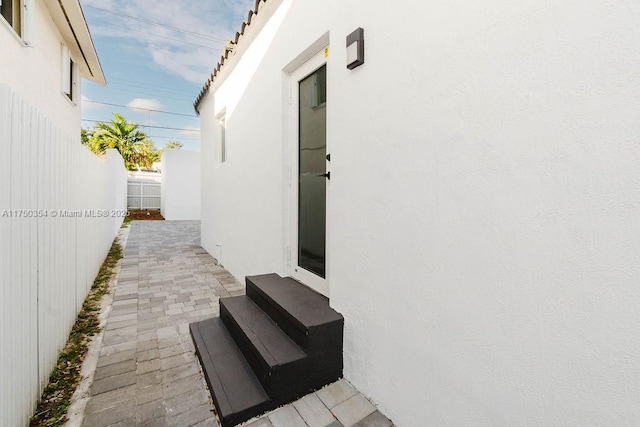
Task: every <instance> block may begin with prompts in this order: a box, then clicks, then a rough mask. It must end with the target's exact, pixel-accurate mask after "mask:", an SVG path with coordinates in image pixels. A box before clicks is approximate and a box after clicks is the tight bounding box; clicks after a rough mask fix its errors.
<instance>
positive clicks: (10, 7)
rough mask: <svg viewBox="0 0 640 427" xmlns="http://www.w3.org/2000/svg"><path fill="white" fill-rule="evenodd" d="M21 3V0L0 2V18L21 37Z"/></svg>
mask: <svg viewBox="0 0 640 427" xmlns="http://www.w3.org/2000/svg"><path fill="white" fill-rule="evenodd" d="M21 10H22V1H21V0H0V11H2V17H3V18H4V19H5V20H6V21H7V22H8V23H9V25H11V26H12V27H13V29H14V30H15V31H16V33H18V35H19V36H22V13H21Z"/></svg>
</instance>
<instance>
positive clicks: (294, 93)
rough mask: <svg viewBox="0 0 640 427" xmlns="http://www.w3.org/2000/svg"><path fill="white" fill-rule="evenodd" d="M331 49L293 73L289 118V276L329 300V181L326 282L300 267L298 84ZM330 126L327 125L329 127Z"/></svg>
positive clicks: (319, 64) (317, 54) (318, 65)
mask: <svg viewBox="0 0 640 427" xmlns="http://www.w3.org/2000/svg"><path fill="white" fill-rule="evenodd" d="M328 52H329V51H328V46H325V47H323V48H322V49H320V51H318V53H316V54H315V55H313V56H312V57H311V58H310V59H309V60H307V61H306V62H305V63H304V64H302V65H300V66H299V67H298V68H297V69H296V70H294V71H292V72H291V74H290V75H289V96H290V101H291V102H290V104H289V107H290V108H289V117H290V123H291V126H290V127H291V133H290V144H289V145H290V149H291V152H290V160H291V163H290V169H289V173H290V183H291V185H290V188H289V190H290V197H291V199H290V202H291V204H290V215H289V218H290V227H291V228H290V235H289V236H290V241H289V252H290V254H289V256H290V263H289V266H290V271H289V274H290V275H291V277H293V278H294V279H296V280H298V281H300V282H302V283H304V284H305V285H307V286H309V287H310V288H312V289H314V290H315V291H317V292H319V293H321V294H323V295H324V296H326V297H329V265H330V261H329V259H330V257H329V251H328V246H329V245H328V243H329V238H328V237H329V209H328V208H329V192H330V182H331V181H330V180H328V179H327V180H326V184H327V185H326V195H327V196H326V205H325V210H326V212H325V278H324V279H323V278H322V277H320V276H318V275H316V274H314V273H312V272H310V271H308V270H306V269H304V268H302V267H299V266H298V209H299V208H298V187H299V183H298V173H299V172H298V170H299V166H300V165H299V150H300V147H299V144H300V141H299V120H298V114H299V105H298V104H299V88H300V87H299V83H300V81H301V80H303V79H305V78H306V77H307V76H309V75H311V74H312V73H314V72H315V71H316V70H318V69H319V68H321V67H322V66H323V65H325V64H327V60H328ZM328 93H329V74H328V73H327V106H326V107H325V108H327V122H328V118H329V110H328V108H329V102H328V100H329V96H328ZM327 125H328V123H325V126H327ZM326 142H327V153H329V137H328V132H327V141H326ZM326 170H329V162H327V165H326Z"/></svg>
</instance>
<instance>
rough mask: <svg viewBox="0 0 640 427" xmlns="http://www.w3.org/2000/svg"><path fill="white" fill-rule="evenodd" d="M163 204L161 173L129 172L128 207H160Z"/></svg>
mask: <svg viewBox="0 0 640 427" xmlns="http://www.w3.org/2000/svg"><path fill="white" fill-rule="evenodd" d="M161 206H162V183H161V175H160V174H159V173H153V172H129V178H128V181H127V207H128V208H130V209H160V207H161Z"/></svg>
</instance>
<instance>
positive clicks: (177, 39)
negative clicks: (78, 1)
mask: <svg viewBox="0 0 640 427" xmlns="http://www.w3.org/2000/svg"><path fill="white" fill-rule="evenodd" d="M82 3H83V4H84V5H85V6H87V8H86V10H85V12H90V14H91V16H92V19H91V20H92V22H93V23H95V24H94V25H92V28H91V31H92V33H93V34H94V36H99V37H110V38H121V39H127V40H130V41H133V42H135V43H136V44H142V47H143V49H145V50H146V53H147V54H148V55H149V56H150V57H151V59H152V60H153V62H154V63H155V64H156V65H157V66H158V67H160V68H162V69H164V70H165V71H167V72H169V73H171V74H173V75H176V76H178V77H182V78H183V79H185V80H187V81H190V82H194V83H198V84H203V83H204V82H205V80H206V79H207V77H208V75H209V73H210V72H211V70H212V69H213V67H214V66H215V64H216V63H217V62H218V59H219V58H220V55H221V53H222V48H223V47H224V45H225V44H226V40H228V39H230V38H233V37H234V36H235V32H236V31H237V30H238V29H239V28H240V24H241V23H242V20H243V19H246V17H247V13H248V11H249V9H250V8H253V6H254V3H255V0H209V1H207V2H198V1H195V2H194V1H191V0H172V1H168V0H130V1H128V2H116V1H114V0H82ZM116 3H117V4H116ZM99 9H107V10H109V11H110V12H111V13H108V12H104V11H103V10H99ZM125 15H126V16H125ZM131 17H133V19H132V18H131ZM150 22H156V23H160V24H161V25H154V24H151V23H150ZM123 27H126V28H130V29H131V30H130V31H129V30H127V29H125V28H123ZM168 27H173V28H179V29H181V31H173V30H172V29H170V28H168Z"/></svg>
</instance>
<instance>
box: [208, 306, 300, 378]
mask: <svg viewBox="0 0 640 427" xmlns="http://www.w3.org/2000/svg"><path fill="white" fill-rule="evenodd" d="M220 317H221V318H222V321H223V322H224V323H225V325H226V326H227V329H228V330H229V332H230V333H231V336H232V337H233V338H234V340H235V341H236V344H237V345H238V347H239V348H240V350H241V351H242V353H243V354H244V355H245V357H246V356H248V353H250V354H251V356H252V358H255V359H256V362H257V364H258V365H259V366H255V364H254V363H251V362H252V360H251V358H250V357H247V360H248V361H249V364H250V365H251V366H252V367H253V368H254V372H255V371H262V372H264V373H268V372H271V371H273V370H274V369H276V368H278V367H280V366H283V365H287V364H289V363H293V362H296V361H298V360H301V359H304V358H305V357H307V354H306V353H305V352H304V351H303V350H302V349H301V348H300V347H299V346H298V345H297V344H296V343H295V342H293V340H291V338H289V336H288V335H287V334H285V333H284V332H283V331H282V329H280V328H279V327H278V326H277V325H276V324H275V323H274V321H273V320H272V319H271V318H270V317H269V316H268V315H267V314H266V313H265V312H264V311H262V310H261V309H260V307H258V306H257V305H256V304H255V303H254V302H253V301H252V300H251V299H249V298H248V297H247V296H245V295H242V296H237V297H230V298H221V299H220Z"/></svg>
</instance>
